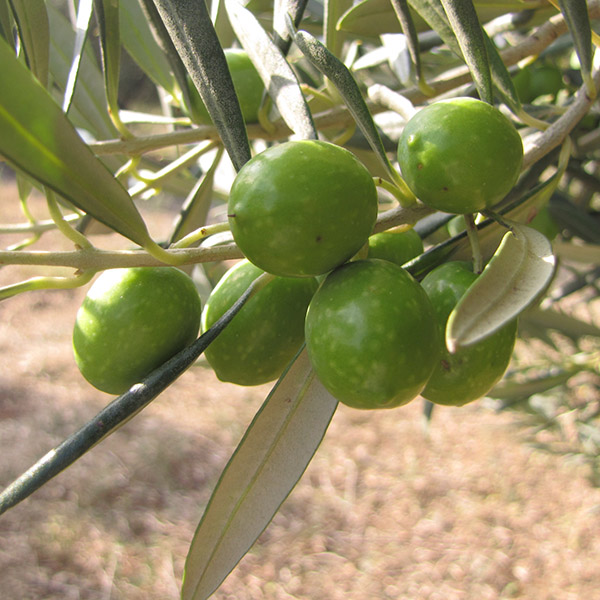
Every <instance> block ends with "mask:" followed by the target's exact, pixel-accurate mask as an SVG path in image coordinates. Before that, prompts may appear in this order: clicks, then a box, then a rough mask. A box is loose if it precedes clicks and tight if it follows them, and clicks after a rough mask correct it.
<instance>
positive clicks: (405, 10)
mask: <svg viewBox="0 0 600 600" xmlns="http://www.w3.org/2000/svg"><path fill="white" fill-rule="evenodd" d="M391 2H392V7H393V8H394V12H395V13H396V17H397V18H398V22H399V23H400V27H401V28H402V33H403V34H404V35H405V36H406V42H407V45H408V52H409V54H410V59H411V61H412V64H413V67H414V70H415V74H416V76H417V79H418V80H419V81H423V68H422V66H421V54H420V52H419V37H418V34H417V28H416V27H415V22H414V19H413V13H412V12H411V11H410V9H409V7H408V2H407V0H391Z"/></svg>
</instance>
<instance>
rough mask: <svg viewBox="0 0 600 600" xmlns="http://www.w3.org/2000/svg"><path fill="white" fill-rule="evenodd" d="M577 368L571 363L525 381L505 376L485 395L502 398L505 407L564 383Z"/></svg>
mask: <svg viewBox="0 0 600 600" xmlns="http://www.w3.org/2000/svg"><path fill="white" fill-rule="evenodd" d="M579 370H580V367H579V366H576V365H573V366H571V368H569V369H563V370H561V371H559V372H558V373H554V372H550V373H548V374H545V375H541V376H540V377H535V378H532V379H527V380H525V381H522V380H519V381H513V380H512V379H510V378H505V379H503V380H502V381H500V382H499V383H497V384H496V385H495V386H494V387H493V388H492V389H491V390H490V391H489V392H488V393H487V394H486V395H487V396H489V397H490V398H496V399H497V400H502V401H503V405H504V407H505V408H507V407H509V406H510V405H512V404H516V403H517V402H519V401H521V400H525V399H528V398H530V397H531V396H533V395H534V394H542V393H544V392H547V391H548V390H551V389H552V388H555V387H557V386H559V385H564V384H565V383H567V381H568V380H569V379H571V377H573V375H575V374H576V373H577V372H578V371H579Z"/></svg>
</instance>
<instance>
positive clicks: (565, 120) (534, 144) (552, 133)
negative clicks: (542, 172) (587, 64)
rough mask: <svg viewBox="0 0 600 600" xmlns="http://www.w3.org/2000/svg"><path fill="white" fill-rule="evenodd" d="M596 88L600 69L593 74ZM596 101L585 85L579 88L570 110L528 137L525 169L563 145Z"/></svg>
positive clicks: (599, 78) (524, 159) (524, 158)
mask: <svg viewBox="0 0 600 600" xmlns="http://www.w3.org/2000/svg"><path fill="white" fill-rule="evenodd" d="M593 81H594V84H595V85H596V87H598V86H599V85H600V69H597V70H596V71H595V72H594V74H593ZM594 101H595V99H593V98H590V97H589V95H588V93H587V88H586V85H585V83H584V84H583V85H582V86H581V87H580V88H579V90H578V91H577V94H576V95H575V100H574V101H573V103H572V104H571V105H570V106H569V108H568V109H567V110H566V111H565V112H564V114H563V115H562V116H560V117H559V118H558V119H557V120H556V121H555V122H554V123H552V125H550V127H548V129H546V130H545V131H542V132H538V133H534V134H532V135H530V136H528V137H527V138H526V139H525V141H524V145H525V154H524V157H523V168H524V169H525V168H527V167H529V166H531V165H532V164H533V163H535V162H537V161H538V160H540V158H542V157H543V156H545V155H546V154H548V153H549V152H551V151H552V150H554V148H556V147H557V146H559V145H560V144H562V143H563V141H564V140H565V138H566V137H567V136H568V135H569V134H570V133H571V131H572V130H573V129H574V128H575V126H576V125H577V123H579V121H580V120H581V119H582V118H583V117H584V116H585V115H586V114H587V112H588V110H589V108H590V106H591V105H592V103H593V102H594Z"/></svg>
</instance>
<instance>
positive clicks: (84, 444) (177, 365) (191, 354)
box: [0, 278, 261, 514]
mask: <svg viewBox="0 0 600 600" xmlns="http://www.w3.org/2000/svg"><path fill="white" fill-rule="evenodd" d="M260 285H261V282H260V278H259V279H256V280H255V281H254V283H253V284H252V285H251V286H250V287H249V288H248V289H247V290H246V291H245V292H244V294H242V296H240V298H239V299H238V300H237V301H236V302H235V303H234V304H233V306H232V307H231V308H230V309H229V310H228V311H227V312H226V313H225V314H224V315H223V316H222V317H221V318H220V319H219V320H218V321H217V322H216V323H215V324H214V325H213V326H212V327H211V328H210V329H209V330H208V331H206V332H205V333H203V334H202V335H201V336H200V337H199V338H198V339H197V340H196V341H195V342H193V343H192V344H190V345H189V346H188V347H187V348H184V349H183V350H181V351H180V352H178V353H177V354H175V356H173V357H172V358H170V359H169V360H168V361H167V362H165V363H164V364H163V365H161V366H160V367H158V368H156V369H155V370H154V371H152V373H150V374H149V375H148V376H147V377H146V378H145V379H144V380H143V381H141V382H140V383H137V384H135V385H133V386H132V387H131V389H129V390H128V391H127V392H125V393H124V394H122V395H120V396H119V397H118V398H115V399H114V400H113V401H112V402H111V403H110V404H109V405H108V406H106V407H105V408H103V409H102V410H101V411H100V412H99V413H98V414H97V415H96V416H95V417H94V418H92V419H91V420H90V421H88V422H87V423H86V424H85V425H84V426H83V427H81V428H80V429H79V430H78V431H76V432H75V433H73V434H72V435H70V436H69V437H68V438H67V439H66V440H64V441H63V442H62V443H61V444H59V445H58V446H57V447H56V448H54V449H53V450H51V451H50V452H48V453H47V454H46V455H45V456H43V457H42V458H41V459H40V460H39V461H38V462H37V463H35V464H34V465H33V466H32V467H30V468H29V469H28V470H27V471H25V473H23V474H22V475H21V476H20V477H18V478H17V479H16V480H15V481H14V482H13V483H11V484H10V485H9V486H8V487H7V488H6V489H5V490H4V491H2V493H0V514H2V513H3V512H5V511H7V510H8V509H9V508H11V507H12V506H15V505H16V504H18V503H19V502H21V501H22V500H25V498H27V497H28V496H30V495H31V494H32V493H33V492H35V491H36V490H38V489H39V488H40V487H42V485H44V484H45V483H47V482H48V481H50V479H52V478H53V477H55V476H56V475H58V474H59V473H60V472H61V471H64V469H66V468H67V467H69V466H70V465H72V464H73V463H74V462H75V461H76V460H77V459H78V458H81V457H82V456H83V455H84V454H85V453H86V452H88V451H89V450H91V449H92V448H93V447H94V446H95V445H96V444H98V443H100V442H101V441H102V440H104V439H106V438H107V437H108V436H109V435H111V434H112V433H114V432H115V431H116V430H117V429H118V428H119V427H121V426H123V425H124V424H125V423H127V422H128V421H129V420H130V419H132V418H133V417H134V416H135V415H137V414H138V413H139V412H140V411H141V410H142V409H144V408H145V407H146V406H148V404H150V402H152V400H154V399H155V398H156V397H157V396H158V395H159V394H160V393H161V392H163V391H164V390H165V389H166V388H167V387H169V386H170V385H171V384H172V383H173V382H174V381H175V380H176V379H177V378H178V377H180V376H181V375H182V374H183V373H184V372H185V371H186V370H187V369H188V368H189V367H190V366H191V365H192V364H193V363H194V362H195V361H196V359H197V358H198V356H200V354H202V352H204V351H205V350H206V348H207V347H208V346H209V344H210V343H212V341H213V340H214V339H215V338H216V337H217V336H218V335H219V334H220V333H221V332H222V331H223V329H225V327H226V326H227V325H228V324H229V322H230V321H231V320H232V319H233V317H234V316H235V315H236V314H237V313H238V312H239V310H240V309H241V308H242V306H243V305H244V304H245V303H246V301H247V300H248V298H250V296H251V295H252V294H253V293H254V292H255V291H257V290H258V289H259V288H260Z"/></svg>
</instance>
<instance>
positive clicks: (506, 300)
mask: <svg viewBox="0 0 600 600" xmlns="http://www.w3.org/2000/svg"><path fill="white" fill-rule="evenodd" d="M511 228H512V231H509V232H507V233H506V235H505V236H504V238H503V240H502V242H501V244H500V246H499V247H498V250H497V251H496V253H495V254H494V256H493V257H492V259H491V260H490V262H489V263H488V265H487V266H486V268H485V269H484V270H483V273H482V274H481V275H480V276H479V277H478V278H477V280H476V281H475V282H474V283H473V285H472V286H471V287H470V288H469V290H468V291H467V293H466V294H465V295H464V296H463V297H462V298H461V299H460V301H459V302H458V304H457V305H456V307H455V308H454V310H453V311H452V313H451V314H450V317H449V318H448V324H447V327H446V345H447V347H448V349H449V350H450V352H454V351H455V350H456V349H457V348H458V347H460V346H468V345H470V344H474V343H475V342H477V341H479V340H481V339H483V338H485V337H487V336H489V335H491V334H492V333H494V331H497V330H498V329H499V328H500V327H502V326H503V325H505V324H506V323H508V322H509V321H511V320H513V319H514V318H516V317H517V316H518V315H519V314H520V313H521V312H522V311H523V310H525V309H526V308H527V307H528V306H530V305H531V304H532V303H533V302H534V301H535V299H536V298H537V297H538V296H539V294H540V293H541V292H542V291H543V290H544V289H545V288H546V286H547V285H548V283H549V281H550V279H551V278H552V275H553V274H554V268H555V266H556V261H555V258H554V255H553V253H552V244H550V242H549V241H548V239H547V238H546V237H545V236H544V235H542V234H541V233H540V232H539V231H536V230H535V229H532V228H531V227H527V226H526V225H521V224H519V223H512V224H511Z"/></svg>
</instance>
